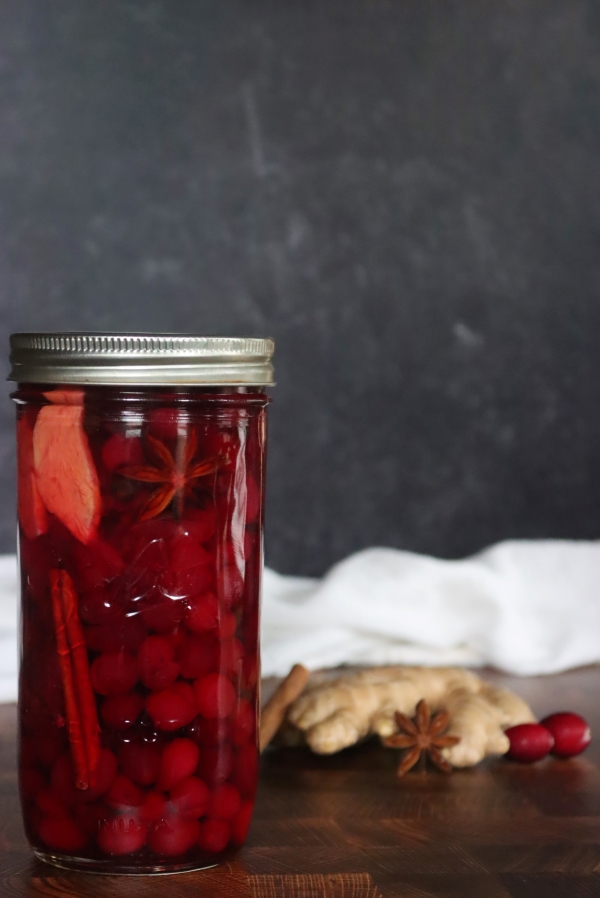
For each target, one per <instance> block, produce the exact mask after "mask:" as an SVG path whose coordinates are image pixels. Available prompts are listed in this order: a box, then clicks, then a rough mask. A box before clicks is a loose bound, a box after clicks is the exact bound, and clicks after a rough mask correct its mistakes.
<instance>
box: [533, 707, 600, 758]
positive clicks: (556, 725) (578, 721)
mask: <svg viewBox="0 0 600 898" xmlns="http://www.w3.org/2000/svg"><path fill="white" fill-rule="evenodd" d="M540 723H541V725H542V726H544V727H546V729H547V730H549V731H550V732H551V733H552V736H553V737H554V745H553V747H552V754H553V755H556V757H558V758H572V757H574V756H575V755H580V754H581V752H582V751H585V749H586V748H587V747H588V745H589V744H590V742H591V741H592V731H591V729H590V726H589V724H588V722H587V721H586V720H584V719H583V717H580V716H579V714H573V712H572V711H559V712H557V713H556V714H550V715H549V717H544V719H543V720H542V721H540Z"/></svg>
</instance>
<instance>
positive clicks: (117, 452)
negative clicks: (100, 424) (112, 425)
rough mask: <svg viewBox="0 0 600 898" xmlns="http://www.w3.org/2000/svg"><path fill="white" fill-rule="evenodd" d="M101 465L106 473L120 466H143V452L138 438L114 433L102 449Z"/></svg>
mask: <svg viewBox="0 0 600 898" xmlns="http://www.w3.org/2000/svg"><path fill="white" fill-rule="evenodd" d="M101 454H102V464H103V465H104V467H105V468H106V470H107V471H111V472H112V471H114V470H115V468H118V467H120V466H121V465H143V464H144V450H143V448H142V441H141V440H140V438H139V437H138V436H133V435H130V436H127V435H126V434H124V433H115V434H113V435H112V436H111V437H109V439H108V440H107V441H106V443H105V444H104V446H103V447H102V453H101Z"/></svg>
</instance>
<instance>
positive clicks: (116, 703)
mask: <svg viewBox="0 0 600 898" xmlns="http://www.w3.org/2000/svg"><path fill="white" fill-rule="evenodd" d="M143 707H144V700H143V698H142V697H141V695H138V693H137V692H126V693H124V694H123V695H111V696H110V697H109V698H106V699H104V701H103V702H102V707H101V708H100V716H101V718H102V722H103V723H105V724H106V726H108V727H112V728H113V729H115V730H128V729H129V728H130V727H132V726H133V724H134V723H135V722H136V720H137V719H138V717H139V716H140V714H141V713H142V708H143Z"/></svg>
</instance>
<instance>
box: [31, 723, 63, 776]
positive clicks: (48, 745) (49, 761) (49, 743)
mask: <svg viewBox="0 0 600 898" xmlns="http://www.w3.org/2000/svg"><path fill="white" fill-rule="evenodd" d="M66 747H67V740H66V732H65V729H64V728H61V729H55V728H52V729H48V730H46V731H45V734H44V739H43V740H42V741H41V742H40V743H39V745H38V746H37V756H38V760H39V761H40V763H42V764H43V765H44V767H51V766H52V765H53V764H54V762H55V761H56V759H57V758H58V757H60V755H61V754H62V753H63V752H64V750H65V749H66Z"/></svg>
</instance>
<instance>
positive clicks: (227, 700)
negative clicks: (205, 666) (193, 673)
mask: <svg viewBox="0 0 600 898" xmlns="http://www.w3.org/2000/svg"><path fill="white" fill-rule="evenodd" d="M194 693H195V695H196V704H197V706H198V710H199V712H200V714H202V716H203V717H209V718H211V717H229V715H230V714H231V712H232V711H233V709H234V707H235V702H236V698H237V696H236V691H235V689H234V687H233V683H232V682H231V680H229V679H228V678H227V677H225V676H223V674H220V673H210V674H207V675H206V676H205V677H202V678H201V679H199V680H196V681H195V682H194Z"/></svg>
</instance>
